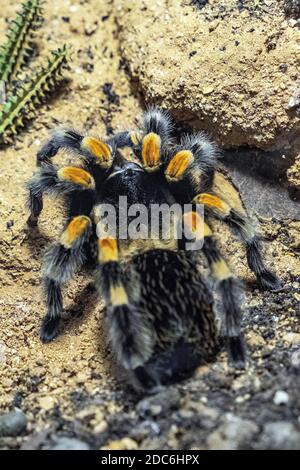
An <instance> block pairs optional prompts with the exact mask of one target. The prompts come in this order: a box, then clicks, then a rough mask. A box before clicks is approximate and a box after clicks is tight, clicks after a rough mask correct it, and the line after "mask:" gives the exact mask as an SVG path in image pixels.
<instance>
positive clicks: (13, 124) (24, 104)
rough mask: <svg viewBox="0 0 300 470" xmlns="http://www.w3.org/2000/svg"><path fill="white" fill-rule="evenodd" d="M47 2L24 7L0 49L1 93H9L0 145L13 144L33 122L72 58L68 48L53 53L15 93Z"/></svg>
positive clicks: (0, 119)
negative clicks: (20, 132)
mask: <svg viewBox="0 0 300 470" xmlns="http://www.w3.org/2000/svg"><path fill="white" fill-rule="evenodd" d="M43 3H44V0H30V1H27V2H26V3H24V4H23V6H22V10H21V11H20V13H18V15H17V17H16V19H15V20H14V22H13V23H12V26H11V27H10V30H9V32H8V34H7V42H6V43H5V44H4V45H3V46H1V48H0V85H1V84H2V87H1V88H0V92H1V90H2V92H3V91H4V95H5V91H7V90H9V93H8V96H7V98H6V99H5V101H4V103H3V105H2V107H1V109H0V143H5V144H7V143H11V142H12V141H13V139H14V137H15V135H17V134H18V131H19V130H20V129H21V128H22V127H24V125H25V123H26V122H27V121H29V120H30V119H32V118H33V117H34V116H35V115H36V112H37V109H38V107H39V105H40V104H41V103H42V102H44V101H45V99H46V98H47V96H48V95H49V94H50V93H51V92H52V91H53V90H54V89H55V88H56V85H57V84H58V82H59V80H60V79H61V78H63V77H62V72H63V69H64V67H65V66H66V64H67V62H68V58H69V52H70V48H68V47H67V46H66V45H64V46H63V47H61V48H59V49H57V50H55V51H53V52H52V55H51V57H50V58H49V59H48V63H47V64H46V65H45V66H43V67H39V68H38V69H37V70H36V71H34V72H33V73H32V74H30V75H27V76H26V77H25V78H24V79H23V80H22V81H21V84H19V85H18V86H17V87H16V88H15V89H14V88H13V84H12V80H14V79H16V78H17V77H18V74H19V72H20V70H21V68H22V66H23V65H25V64H26V59H27V56H28V54H30V52H31V44H30V41H31V40H32V38H33V34H34V31H35V30H36V28H37V27H38V26H39V25H40V23H41V22H42V10H41V5H42V4H43Z"/></svg>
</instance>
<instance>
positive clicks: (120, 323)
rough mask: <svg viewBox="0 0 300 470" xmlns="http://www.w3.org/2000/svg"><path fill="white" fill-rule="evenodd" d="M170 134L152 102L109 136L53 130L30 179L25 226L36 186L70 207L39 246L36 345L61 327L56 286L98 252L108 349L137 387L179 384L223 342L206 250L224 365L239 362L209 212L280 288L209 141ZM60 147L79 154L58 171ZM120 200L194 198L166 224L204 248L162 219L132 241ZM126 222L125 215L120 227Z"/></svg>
mask: <svg viewBox="0 0 300 470" xmlns="http://www.w3.org/2000/svg"><path fill="white" fill-rule="evenodd" d="M171 130H172V126H171V120H170V118H169V116H168V115H167V114H166V113H164V112H162V111H160V110H157V109H152V110H150V111H148V112H146V113H145V115H144V119H143V124H142V126H141V129H140V130H139V131H138V132H129V131H124V132H122V133H120V134H117V135H116V136H114V137H113V138H111V139H110V140H108V141H106V142H104V141H102V140H99V139H97V138H95V137H91V136H83V135H80V134H79V133H77V132H75V131H74V130H68V129H63V130H58V131H57V132H55V133H54V134H53V136H52V137H51V138H50V139H49V141H48V142H47V143H46V144H45V145H44V146H43V148H42V149H41V151H40V152H39V153H38V164H39V166H40V168H39V169H38V171H37V173H36V174H35V175H34V176H33V178H32V179H31V180H30V182H29V183H28V188H29V206H30V211H31V214H30V217H29V219H28V223H29V225H35V224H36V223H37V219H38V216H39V214H40V212H41V210H42V201H43V193H48V194H60V195H65V197H66V201H67V207H68V209H69V220H68V223H67V226H66V227H65V229H64V231H63V233H62V235H61V238H60V240H59V242H57V243H54V244H53V245H51V246H50V247H49V248H48V249H47V250H46V253H45V259H44V269H43V278H44V284H45V287H46V296H47V305H48V312H47V315H46V316H45V318H44V321H43V324H42V330H41V339H42V341H44V342H48V341H51V340H52V339H54V338H55V336H56V335H57V333H58V329H59V324H60V320H61V316H62V309H63V305H62V295H61V286H62V285H63V284H64V283H66V282H67V281H68V280H69V279H70V278H71V277H72V276H73V275H74V273H75V272H76V270H77V269H79V268H80V267H81V266H82V265H83V264H84V263H85V261H86V260H87V258H88V257H89V254H90V253H95V260H94V261H95V263H96V268H95V283H96V286H97V288H98V290H99V293H100V295H102V296H103V297H104V299H105V302H106V312H105V318H106V325H107V332H108V338H109V342H110V344H111V348H112V351H113V353H114V354H115V356H116V359H117V362H118V364H119V365H120V366H122V367H123V368H124V369H126V370H128V371H130V372H131V373H132V375H133V376H134V377H135V378H136V379H137V381H138V382H139V383H140V384H142V385H143V386H144V387H148V386H151V385H156V384H159V383H166V382H170V381H173V380H177V379H178V378H181V377H183V376H185V375H186V374H187V373H190V372H192V371H193V370H194V369H195V368H196V367H197V366H198V365H199V364H201V363H203V362H206V361H210V360H212V359H213V358H214V356H215V354H216V352H217V350H218V344H219V341H218V332H217V328H216V322H215V313H214V307H213V297H212V294H211V291H210V288H209V286H208V283H207V282H206V280H205V279H204V276H203V274H201V272H200V268H199V263H198V261H199V256H201V255H202V253H203V254H204V257H205V258H206V260H207V263H208V265H209V268H210V270H211V273H212V277H213V278H214V280H215V284H216V287H217V289H218V290H219V292H220V294H221V298H222V305H223V319H224V321H223V331H225V336H226V337H227V344H228V353H229V358H230V361H231V362H232V363H233V364H234V365H235V366H237V367H241V366H243V365H244V363H245V348H244V344H243V339H242V334H241V331H240V322H241V314H240V307H239V302H238V297H237V295H236V292H237V288H238V282H237V280H236V279H235V277H234V276H233V275H232V273H231V271H230V269H229V267H228V266H227V263H226V262H225V260H224V259H223V257H222V256H221V254H220V252H219V250H218V248H217V245H216V242H215V240H214V237H213V234H212V232H211V229H210V227H209V225H208V223H207V220H209V217H210V216H215V217H217V218H219V219H221V220H223V221H224V222H226V223H228V224H229V225H230V226H231V227H232V228H234V229H235V231H236V232H237V233H238V234H239V235H240V237H241V239H242V241H243V242H244V243H245V245H246V250H247V260H248V264H249V267H250V269H251V270H252V271H254V273H255V274H256V276H257V279H258V281H259V283H260V284H261V286H262V287H263V288H266V289H271V290H276V289H278V288H280V283H279V281H278V280H277V278H276V277H275V276H274V275H273V274H272V273H270V272H269V271H268V270H267V269H266V268H265V266H264V264H263V262H262V260H261V256H260V252H259V246H258V238H257V236H256V234H255V231H254V229H253V227H252V225H251V223H250V221H249V218H248V216H247V214H246V212H245V209H244V207H243V204H242V202H241V199H240V196H239V194H238V192H237V190H236V189H235V188H234V187H233V185H232V183H231V182H230V180H229V179H228V177H227V176H226V175H225V174H223V173H221V172H220V171H218V170H217V161H218V149H217V147H216V146H215V144H213V143H212V142H211V141H210V140H209V139H208V138H207V137H206V136H205V135H204V134H202V133H199V134H195V135H192V136H187V137H186V136H185V137H183V138H182V139H181V141H180V143H179V144H176V145H174V144H173V141H172V139H171V137H170V134H171ZM124 147H129V148H131V149H132V152H133V154H134V156H135V158H136V162H135V163H134V162H132V161H128V160H126V159H125V158H124V157H123V156H122V155H121V154H120V149H122V148H124ZM60 149H65V150H70V151H72V152H76V153H77V154H78V155H79V156H81V157H82V160H83V166H82V167H81V168H78V167H64V168H60V169H58V168H57V167H55V166H54V165H53V164H52V162H51V158H52V157H53V156H54V155H55V154H56V153H57V152H58V151H59V150H60ZM120 197H126V202H127V204H128V205H129V206H131V207H132V205H136V204H143V205H144V206H145V207H146V208H149V207H150V206H152V205H156V206H157V205H164V206H166V207H169V206H171V205H172V204H174V203H177V204H178V205H179V206H180V207H185V204H189V203H190V206H189V207H190V209H189V210H184V211H182V213H181V215H180V217H179V218H180V220H178V216H177V218H176V216H174V217H173V218H171V219H170V220H172V224H173V226H174V227H178V226H179V225H181V224H183V223H184V225H185V227H187V229H188V231H187V232H188V234H189V237H188V239H189V240H191V239H192V240H193V241H194V242H201V241H202V242H203V244H202V249H201V250H199V249H197V250H195V249H193V250H192V251H190V250H188V249H187V246H188V245H187V235H186V234H187V232H184V234H183V237H182V238H181V239H177V237H175V236H168V237H166V238H165V237H162V236H161V231H160V228H161V227H160V226H159V229H158V230H156V232H155V233H154V235H155V236H153V233H152V232H151V236H149V234H148V236H146V237H145V236H143V237H140V238H139V237H137V239H136V237H134V238H132V237H130V236H125V237H121V236H120V227H121V229H122V230H123V229H124V217H123V213H122V211H121V209H120V205H119V202H120ZM197 204H201V205H203V206H204V208H205V218H206V219H207V220H205V221H204V219H203V218H202V217H201V215H199V212H198V211H197ZM108 206H109V207H112V208H113V209H114V212H115V214H116V222H117V225H118V227H119V230H118V231H116V232H112V231H111V228H109V227H108V225H109V224H107V219H106V218H105V217H104V213H105V208H107V207H108ZM130 220H131V219H130V217H129V219H126V227H125V228H127V225H128V223H129V221H130ZM122 223H123V227H122ZM139 225H141V224H139ZM139 228H141V227H139ZM199 246H200V245H199ZM91 248H92V249H91Z"/></svg>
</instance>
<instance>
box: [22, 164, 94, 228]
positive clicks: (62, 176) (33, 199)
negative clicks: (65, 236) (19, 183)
mask: <svg viewBox="0 0 300 470" xmlns="http://www.w3.org/2000/svg"><path fill="white" fill-rule="evenodd" d="M94 188H95V181H94V178H93V177H92V175H91V174H90V173H89V172H88V171H86V170H84V169H83V168H77V167H71V166H68V167H63V168H60V169H58V168H56V167H54V166H52V165H44V166H42V167H41V168H39V169H38V171H37V172H36V174H35V175H34V176H33V177H32V178H31V180H29V182H28V183H27V189H28V202H27V205H28V207H29V209H30V216H29V218H28V221H27V223H28V225H30V226H35V225H37V221H38V217H39V215H40V213H41V211H42V209H43V194H44V193H47V194H50V195H63V194H70V193H72V192H74V191H88V192H90V193H91V195H92V193H93V191H94Z"/></svg>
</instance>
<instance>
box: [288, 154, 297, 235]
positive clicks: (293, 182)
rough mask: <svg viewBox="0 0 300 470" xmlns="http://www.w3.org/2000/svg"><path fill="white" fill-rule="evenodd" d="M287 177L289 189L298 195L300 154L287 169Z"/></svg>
mask: <svg viewBox="0 0 300 470" xmlns="http://www.w3.org/2000/svg"><path fill="white" fill-rule="evenodd" d="M287 179H288V182H289V186H290V189H291V191H292V192H294V193H295V194H296V195H297V196H298V195H299V194H300V154H299V155H298V156H297V157H296V159H295V162H294V164H293V165H292V166H290V168H289V169H288V170H287ZM298 244H299V234H298Z"/></svg>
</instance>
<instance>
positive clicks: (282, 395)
mask: <svg viewBox="0 0 300 470" xmlns="http://www.w3.org/2000/svg"><path fill="white" fill-rule="evenodd" d="M273 402H274V404H275V405H286V404H287V403H288V402H289V395H288V393H286V392H285V391H284V390H277V392H276V393H275V395H274V399H273Z"/></svg>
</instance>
